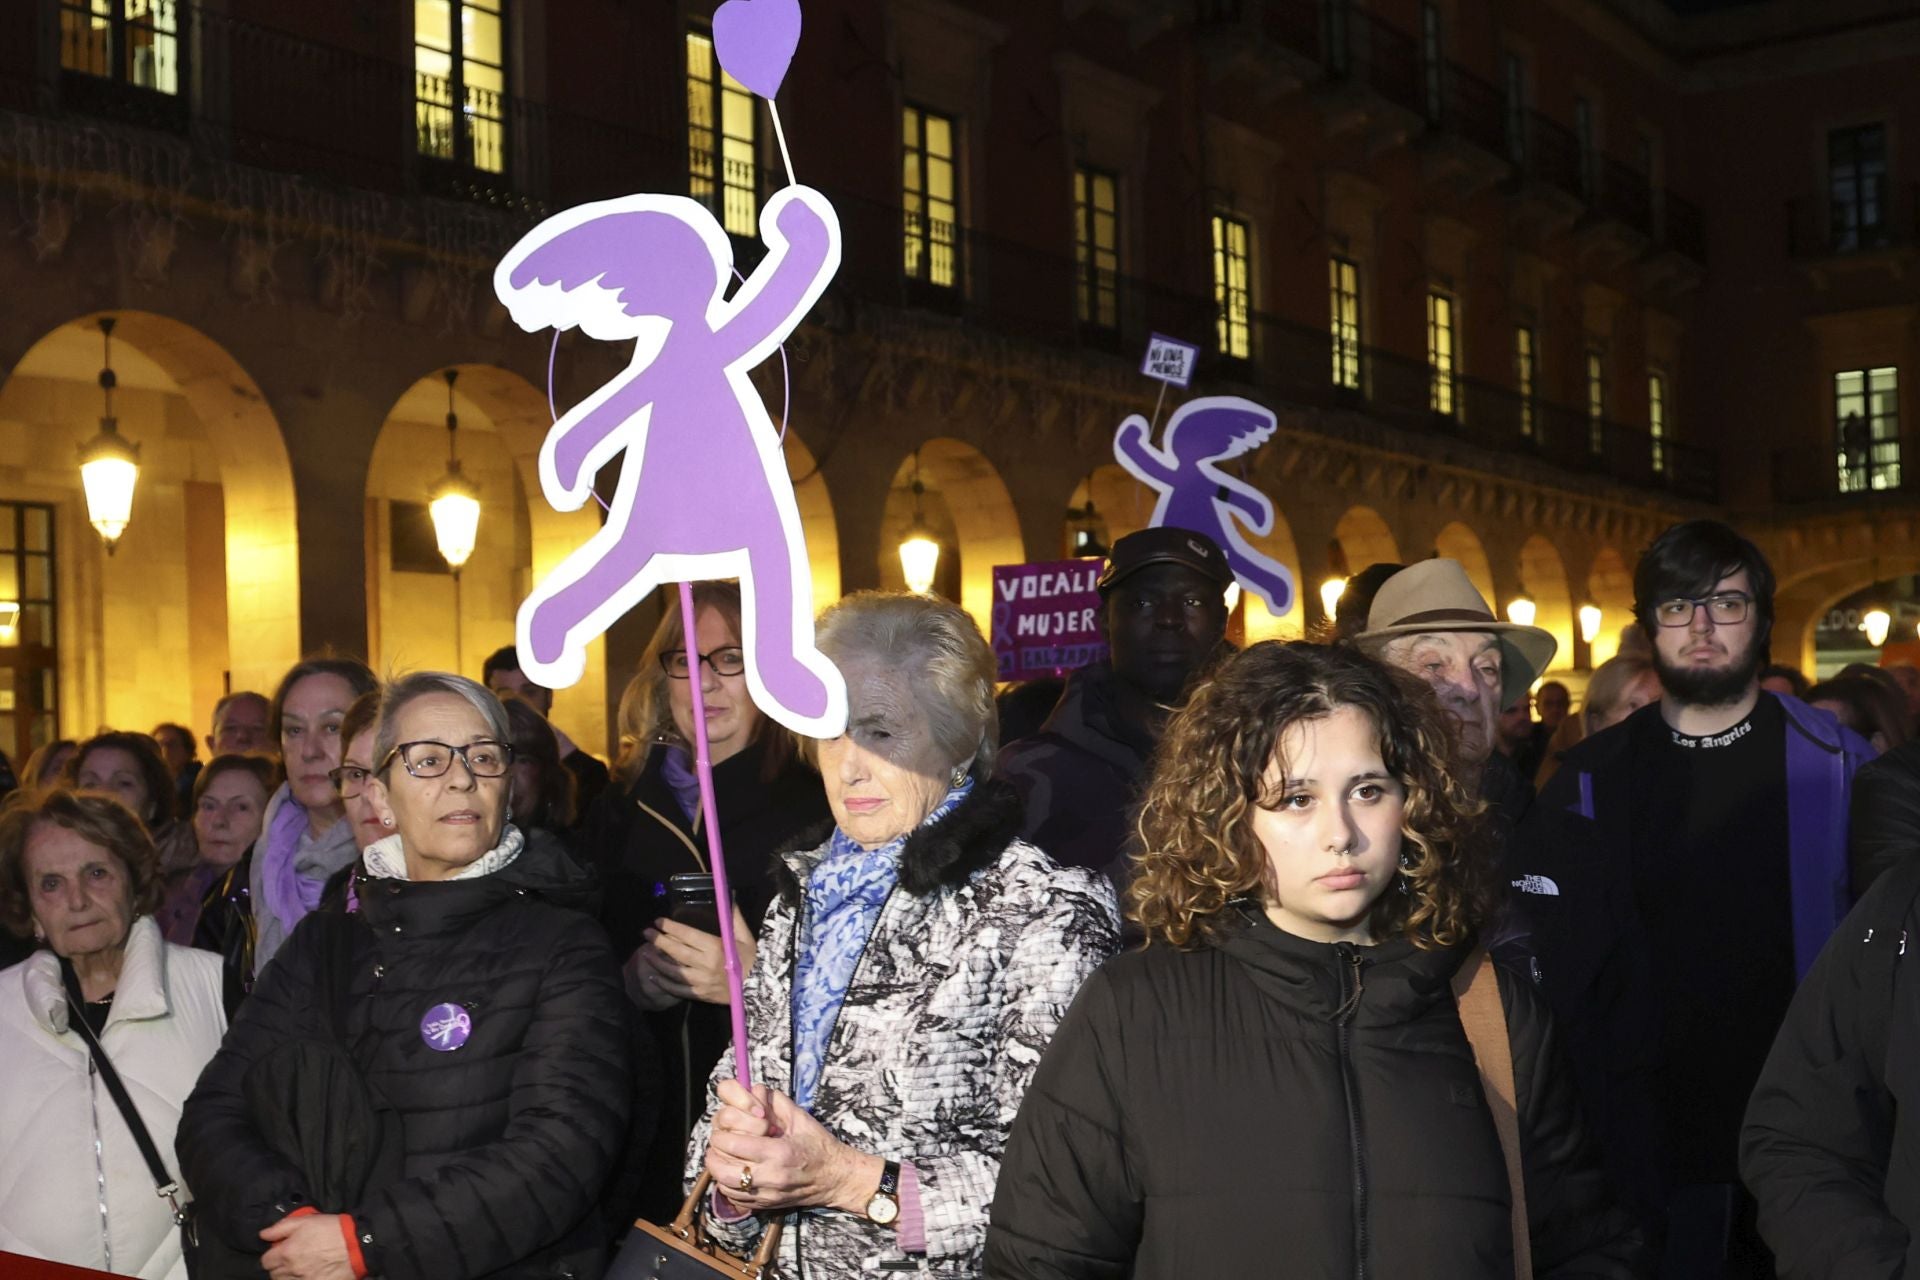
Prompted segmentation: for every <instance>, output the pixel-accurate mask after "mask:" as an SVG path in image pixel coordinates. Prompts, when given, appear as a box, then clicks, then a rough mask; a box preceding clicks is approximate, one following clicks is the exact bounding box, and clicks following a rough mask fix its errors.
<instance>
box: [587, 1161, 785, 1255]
mask: <svg viewBox="0 0 1920 1280" xmlns="http://www.w3.org/2000/svg"><path fill="white" fill-rule="evenodd" d="M712 1181H713V1179H712V1177H711V1175H709V1174H707V1173H706V1172H704V1171H702V1173H701V1174H700V1176H699V1177H698V1178H697V1179H695V1180H694V1184H693V1194H692V1195H689V1196H688V1197H687V1202H686V1203H685V1204H683V1205H681V1206H680V1212H679V1213H678V1214H677V1215H676V1216H675V1217H674V1219H673V1221H672V1222H670V1223H668V1224H667V1225H666V1226H664V1227H660V1226H655V1225H654V1224H653V1223H651V1222H648V1221H646V1220H645V1219H642V1220H641V1221H638V1222H636V1223H634V1224H633V1230H631V1231H629V1232H627V1238H626V1240H625V1241H623V1242H622V1243H621V1245H620V1252H619V1253H616V1254H615V1255H614V1257H613V1266H611V1267H610V1268H608V1269H607V1275H606V1280H717V1278H718V1277H722V1276H724V1277H728V1280H761V1277H763V1276H768V1275H771V1274H772V1272H773V1269H774V1262H773V1260H774V1256H775V1255H776V1254H777V1253H778V1252H779V1251H780V1220H779V1219H778V1218H775V1219H774V1220H773V1221H772V1222H769V1223H768V1224H767V1229H766V1232H765V1233H764V1234H763V1235H762V1236H761V1237H760V1247H759V1248H758V1249H755V1250H754V1251H753V1257H751V1258H742V1257H739V1256H738V1255H736V1254H732V1253H729V1252H727V1251H726V1250H725V1249H722V1248H721V1247H720V1246H719V1245H717V1244H715V1243H714V1242H713V1241H712V1240H710V1239H708V1238H707V1228H706V1224H705V1223H704V1222H703V1221H702V1220H701V1216H700V1206H701V1204H702V1203H703V1202H704V1201H705V1200H706V1198H707V1188H708V1187H709V1186H710V1185H711V1184H712Z"/></svg>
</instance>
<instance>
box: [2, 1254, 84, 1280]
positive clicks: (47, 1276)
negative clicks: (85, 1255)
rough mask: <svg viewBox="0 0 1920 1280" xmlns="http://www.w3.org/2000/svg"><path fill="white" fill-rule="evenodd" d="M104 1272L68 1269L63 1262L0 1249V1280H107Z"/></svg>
mask: <svg viewBox="0 0 1920 1280" xmlns="http://www.w3.org/2000/svg"><path fill="white" fill-rule="evenodd" d="M110 1275H111V1273H110V1272H106V1271H95V1270H94V1269H93V1268H91V1267H70V1266H68V1265H67V1264H66V1263H64V1262H48V1261H47V1260H46V1259H44V1258H29V1257H27V1256H26V1255H25V1254H20V1253H8V1252H6V1251H5V1250H4V1249H0V1280H108V1277H109V1276H110Z"/></svg>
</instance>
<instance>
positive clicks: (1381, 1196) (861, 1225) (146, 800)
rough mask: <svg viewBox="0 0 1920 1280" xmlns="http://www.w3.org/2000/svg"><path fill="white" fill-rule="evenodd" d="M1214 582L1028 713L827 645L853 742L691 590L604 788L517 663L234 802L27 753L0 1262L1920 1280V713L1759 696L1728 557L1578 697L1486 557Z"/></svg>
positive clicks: (1144, 599)
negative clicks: (1267, 616)
mask: <svg viewBox="0 0 1920 1280" xmlns="http://www.w3.org/2000/svg"><path fill="white" fill-rule="evenodd" d="M1232 581H1233V573H1232V570H1231V568H1230V566H1229V563H1228V560H1227V557H1226V556H1225V555H1224V554H1223V552H1222V551H1221V549H1220V547H1218V546H1217V545H1216V544H1214V543H1213V542H1212V541H1211V540H1209V539H1208V538H1207V537H1205V536H1204V535H1201V534H1198V533H1193V532H1190V531H1187V530H1182V529H1171V528H1165V529H1150V530H1146V531H1143V532H1140V533H1136V534H1132V535H1129V536H1127V537H1125V538H1121V539H1119V540H1118V541H1117V542H1116V544H1115V546H1114V548H1113V550H1112V552H1111V553H1110V554H1109V556H1108V558H1107V560H1106V563H1105V564H1104V566H1103V568H1102V572H1101V574H1100V575H1099V578H1098V590H1099V593H1100V600H1101V610H1100V616H1101V619H1102V625H1103V629H1104V632H1105V635H1106V639H1107V641H1108V646H1109V656H1108V657H1107V658H1105V659H1103V660H1101V661H1099V662H1096V663H1094V664H1092V665H1090V666H1088V667H1085V668H1082V669H1080V670H1078V671H1075V672H1073V673H1072V674H1071V675H1070V676H1068V677H1067V678H1066V680H1065V681H1064V683H1061V684H1035V685H1029V686H1023V687H1014V688H998V687H997V685H996V668H995V661H994V657H993V653H992V651H991V649H990V647H989V646H988V644H987V642H986V640H985V638H983V637H982V635H981V634H980V632H979V630H978V629H977V627H976V626H975V624H974V623H973V621H972V620H971V619H970V618H969V616H968V615H967V614H966V613H964V612H963V611H961V610H960V609H959V608H957V607H955V606H954V605H951V604H949V603H946V602H943V601H941V600H939V599H937V598H935V597H932V596H927V595H910V594H906V593H883V592H862V593H857V594H854V595H850V596H848V597H846V598H845V599H843V600H841V601H840V602H839V603H838V604H836V605H834V606H832V607H831V608H829V609H828V610H827V611H826V612H825V613H823V614H822V616H821V617H820V619H819V622H818V643H819V646H820V649H821V651H822V652H823V653H824V654H826V655H827V656H828V657H829V658H831V660H832V661H833V662H834V664H835V665H836V666H837V667H838V668H839V670H840V672H841V673H842V675H843V676H844V678H845V681H846V685H847V690H848V706H849V720H848V726H847V729H846V731H845V732H844V733H843V734H842V735H841V736H839V737H837V738H833V739H831V740H825V741H810V740H801V739H798V738H796V737H795V736H794V735H793V734H791V733H790V732H788V731H787V730H786V729H784V728H783V727H781V726H780V725H779V724H778V723H776V722H774V721H773V720H771V719H769V718H768V717H766V716H765V715H764V714H762V712H761V710H760V709H759V708H758V707H757V706H756V705H755V704H754V702H753V700H752V698H751V697H750V696H749V693H748V689H747V680H746V675H745V671H746V662H745V655H744V653H743V648H742V646H743V634H744V628H743V617H742V613H743V607H742V598H741V594H740V591H739V589H738V588H737V587H736V586H734V585H733V584H730V583H724V582H714V583H704V584H700V585H698V586H697V587H696V588H695V590H694V593H693V602H694V604H693V611H692V616H691V617H690V618H683V617H682V616H681V615H680V612H679V610H678V608H677V607H669V608H668V610H667V612H666V616H665V617H664V619H663V620H662V622H661V624H660V626H659V627H658V629H657V631H656V632H655V634H654V636H653V638H652V640H651V642H650V644H649V645H648V647H647V649H646V652H645V654H644V656H643V657H642V659H641V662H640V665H639V669H638V670H637V671H636V672H634V673H633V674H632V678H631V681H630V683H629V685H628V687H627V690H626V693H625V695H624V696H623V697H622V699H621V702H620V710H619V715H618V721H619V726H618V727H619V744H618V750H617V752H616V753H615V756H614V759H613V760H612V762H611V766H610V767H609V766H608V765H607V764H603V763H602V762H601V761H600V760H598V759H596V758H595V757H594V756H593V755H592V754H591V753H590V752H588V751H585V750H583V749H581V747H580V746H579V745H577V744H576V743H575V742H574V741H573V740H572V739H571V738H569V737H568V736H567V734H566V733H565V732H564V731H563V730H562V729H561V728H560V727H558V726H556V725H555V724H554V723H553V721H552V719H551V714H552V708H553V698H552V693H551V692H550V691H549V690H546V689H543V688H541V687H540V686H538V685H536V684H534V683H532V682H531V681H530V680H529V679H528V678H527V676H526V674H525V673H524V672H523V671H522V669H521V667H520V664H519V660H518V658H517V656H516V654H515V652H514V650H513V649H512V648H507V649H502V650H500V651H499V652H497V653H495V654H493V655H492V656H490V657H489V658H488V659H487V661H486V662H485V663H484V665H483V667H482V669H481V671H480V672H479V675H480V679H478V680H474V679H470V678H468V677H466V676H463V675H459V674H455V673H447V672H422V673H414V674H408V675H400V676H396V677H394V678H392V679H390V680H387V681H385V682H383V681H381V680H380V679H379V678H377V677H376V676H375V674H374V673H373V672H372V671H371V670H369V669H368V668H367V667H366V666H365V665H364V664H363V663H361V662H359V661H357V660H354V659H351V658H348V657H344V656H339V655H320V656H316V657H313V658H310V659H307V660H305V661H302V662H300V663H298V664H297V665H295V666H294V667H293V668H292V669H291V670H289V671H288V672H287V673H286V674H285V676H284V677H283V678H282V679H281V680H280V682H279V684H278V686H277V687H276V688H275V689H274V690H273V691H272V692H271V694H270V695H269V694H265V693H259V692H250V691H242V692H236V693H233V694H230V695H229V696H227V697H225V698H223V699H222V700H221V701H220V703H219V705H218V706H217V707H216V708H215V710H214V714H213V721H212V724H211V726H210V731H209V732H208V733H207V735H206V736H205V739H204V746H205V748H206V749H207V751H208V753H209V755H208V758H207V759H206V760H205V761H204V762H203V761H202V760H200V759H199V758H198V756H199V748H200V746H201V745H203V744H202V743H200V742H197V741H196V737H195V734H194V733H192V732H191V731H189V730H188V729H186V728H184V727H183V726H180V725H177V724H164V725H160V726H158V727H157V728H156V729H155V730H154V731H153V732H152V733H151V734H148V733H141V732H133V731H128V730H124V729H120V730H111V731H104V732H101V733H99V734H96V735H95V736H93V737H92V738H89V739H87V740H85V741H81V742H66V741H62V742H54V743H48V744H46V745H45V746H43V747H42V748H40V749H39V750H38V751H36V752H35V753H34V754H33V756H32V757H31V758H30V759H28V760H27V761H26V762H25V764H24V766H23V767H21V768H20V769H19V770H18V771H17V775H16V776H15V789H14V791H13V793H12V794H11V795H9V796H8V797H7V799H6V801H5V803H4V807H0V929H3V930H4V931H5V932H6V933H7V934H10V935H11V936H10V938H8V939H7V940H6V941H4V942H0V946H4V947H6V948H9V950H7V951H6V952H5V953H4V954H0V962H4V967H0V1062H4V1063H5V1064H6V1067H7V1070H6V1072H5V1085H4V1087H0V1252H11V1253H17V1254H24V1255H28V1256H32V1257H40V1258H47V1259H52V1260H55V1261H60V1262H66V1263H71V1264H76V1265H80V1266H86V1267H92V1268H95V1269H98V1270H103V1271H110V1272H115V1273H119V1274H127V1275H139V1276H146V1277H152V1278H154V1280H162V1278H168V1280H171V1278H173V1277H182V1278H184V1277H187V1276H192V1277H206V1278H209V1280H212V1278H220V1280H224V1278H226V1277H233V1278H235V1280H238V1278H240V1277H260V1276H271V1277H274V1278H275V1280H356V1278H357V1277H364V1276H384V1277H412V1276H422V1277H436V1278H437V1277H482V1276H525V1277H536V1276H538V1277H558V1276H571V1277H576V1278H579V1280H590V1278H591V1277H595V1276H599V1275H601V1274H603V1273H605V1272H606V1271H607V1269H608V1268H609V1266H610V1265H612V1266H622V1267H628V1268H631V1269H632V1274H635V1275H639V1274H649V1275H650V1274H654V1272H653V1271H652V1270H650V1269H646V1268H648V1267H651V1266H652V1265H653V1263H652V1261H650V1259H651V1256H652V1253H653V1249H652V1246H651V1245H650V1244H648V1243H646V1242H649V1241H655V1240H657V1239H658V1237H654V1236H648V1235H640V1234H635V1235H632V1236H631V1237H630V1236H629V1229H630V1225H631V1224H632V1223H633V1222H634V1221H635V1220H636V1219H644V1220H646V1221H648V1222H651V1223H655V1224H662V1225H663V1226H664V1225H665V1224H669V1223H676V1224H677V1228H668V1230H669V1234H672V1233H673V1232H674V1231H675V1230H676V1229H677V1230H678V1232H679V1233H680V1235H681V1236H683V1237H684V1239H685V1240H686V1242H687V1243H688V1245H689V1247H690V1248H694V1249H696V1250H707V1251H709V1252H710V1253H711V1254H712V1256H713V1257H715V1258H716V1259H724V1258H725V1257H732V1258H735V1259H737V1260H739V1261H738V1264H737V1269H736V1270H733V1271H730V1272H728V1274H736V1275H751V1274H755V1271H754V1268H755V1267H760V1268H764V1269H766V1273H767V1274H781V1275H788V1276H796V1277H797V1276H802V1275H813V1276H819V1277H841V1276H845V1277H853V1276H856V1275H863V1274H870V1273H875V1272H881V1273H916V1274H929V1275H939V1276H951V1277H958V1276H990V1277H1009V1278H1018V1280H1067V1278H1069V1277H1074V1278H1080V1277H1084V1278H1087V1280H1093V1278H1096V1277H1098V1278H1106V1277H1115V1278H1118V1277H1125V1276H1134V1277H1139V1278H1141V1280H1146V1278H1149V1277H1190V1276H1202V1275H1204V1276H1216V1275H1229V1274H1233V1275H1248V1274H1252V1275H1288V1276H1291V1275H1301V1276H1349V1275H1351V1276H1368V1275H1377V1276H1422V1277H1438V1278H1442V1280H1444V1278H1448V1277H1455V1276H1458V1277H1462V1278H1463V1280H1464V1278H1466V1277H1504V1276H1513V1275H1519V1276H1541V1277H1546V1276H1562V1277H1572V1276H1581V1277H1662V1278H1666V1277H1672V1278H1676V1280H1680V1278H1684V1280H1747V1278H1749V1277H1763V1276H1773V1275H1776V1274H1777V1275H1780V1276H1784V1277H1795V1278H1798V1277H1833V1278H1836V1280H1838V1278H1842V1277H1844V1278H1847V1280H1852V1278H1854V1277H1896V1276H1899V1275H1901V1274H1903V1273H1904V1271H1905V1269H1906V1266H1907V1263H1908V1261H1909V1260H1910V1259H1909V1254H1910V1252H1912V1253H1915V1254H1916V1257H1917V1258H1920V1251H1916V1250H1915V1246H1914V1245H1912V1243H1911V1242H1910V1241H1911V1233H1912V1231H1913V1230H1914V1229H1915V1228H1916V1227H1920V1183H1917V1182H1916V1181H1915V1179H1914V1176H1913V1171H1914V1170H1915V1168H1916V1167H1920V1122H1910V1119H1909V1115H1908V1112H1909V1110H1910V1109H1909V1108H1905V1107H1902V1106H1901V1103H1902V1101H1903V1100H1904V1095H1903V1092H1902V1091H1903V1089H1910V1088H1911V1081H1913V1080H1914V1079H1916V1078H1920V1077H1916V1076H1915V1075H1914V1073H1913V1072H1912V1070H1911V1069H1910V1068H1911V1067H1912V1065H1913V1064H1914V1062H1915V1061H1916V1060H1920V1002H1916V1001H1915V1000H1914V999H1913V998H1912V993H1911V992H1909V991H1908V990H1907V988H1905V987H1903V986H1901V982H1902V980H1903V977H1904V974H1905V972H1906V968H1905V966H1904V963H1903V961H1904V955H1905V951H1906V942H1907V939H1908V937H1909V935H1910V934H1914V932H1915V931H1916V930H1920V858H1917V857H1915V856H1913V855H1914V854H1915V853H1916V851H1920V738H1916V736H1915V733H1914V729H1915V717H1916V714H1917V713H1920V672H1916V671H1915V670H1913V669H1912V668H1902V667H1888V668H1885V669H1881V668H1868V667H1850V668H1848V669H1847V670H1845V671H1842V672H1839V673H1837V674H1835V675H1833V676H1832V677H1831V678H1828V679H1824V680H1821V681H1819V682H1817V683H1811V682H1809V681H1808V680H1807V678H1806V677H1805V676H1804V675H1803V674H1802V673H1800V672H1798V671H1796V670H1794V669H1792V668H1790V667H1785V666H1777V665H1771V658H1772V656H1773V646H1772V644H1771V641H1772V634H1771V633H1772V625H1773V592H1774V582H1773V577H1772V572H1771V570H1770V568H1769V566H1768V564H1767V562H1766V559H1765V557H1764V556H1762V555H1761V553H1760V552H1759V551H1758V550H1757V549H1756V548H1755V547H1754V546H1753V545H1752V544H1751V543H1750V542H1748V541H1747V540H1746V539H1744V538H1742V537H1741V536H1740V535H1739V534H1738V533H1737V532H1736V531H1735V530H1733V529H1732V528H1730V527H1728V526H1726V525H1724V524H1720V523H1717V522H1713V521H1704V520H1700V521H1691V522H1687V523H1684V524H1681V525H1677V526H1675V527H1674V528H1672V529H1670V530H1668V531H1667V532H1666V533H1664V534H1663V535H1662V536H1661V537H1660V538H1659V539H1658V540H1656V541H1655V542H1654V544H1653V545H1652V546H1651V547H1649V548H1648V549H1647V550H1646V552H1645V553H1644V554H1643V555H1642V557H1641V558H1640V561H1639V563H1638V566H1637V568H1636V571H1635V575H1634V598H1635V604H1634V613H1635V622H1634V625H1633V626H1632V627H1630V628H1628V630H1627V632H1626V633H1625V634H1624V635H1623V636H1622V638H1621V644H1620V647H1619V652H1618V654H1617V655H1616V656H1614V657H1612V658H1610V659H1609V660H1608V661H1606V662H1604V663H1602V664H1600V665H1599V666H1598V667H1597V668H1596V669H1595V670H1594V671H1593V672H1592V673H1591V674H1590V676H1589V678H1588V680H1587V682H1586V684H1585V686H1584V688H1583V689H1581V690H1579V696H1578V697H1576V695H1575V690H1574V689H1572V688H1570V687H1569V684H1568V682H1566V681H1562V680H1558V679H1552V680H1549V679H1545V675H1546V673H1547V672H1548V670H1549V669H1551V668H1552V667H1553V663H1554V659H1555V657H1556V642H1555V640H1554V638H1553V636H1552V635H1551V634H1550V633H1548V632H1547V631H1544V630H1541V629H1539V628H1535V627H1531V626H1522V625H1519V624H1516V623H1513V622H1509V621H1505V620H1502V619H1500V618H1498V617H1497V616H1496V614H1495V613H1494V611H1493V610H1492V608H1491V607H1489V604H1488V602H1487V601H1486V600H1485V598H1484V597H1482V596H1481V595H1480V593H1479V592H1478V591H1477V590H1476V589H1475V587H1474V586H1473V584H1472V582H1471V580H1470V579H1469V577H1468V574H1467V572H1466V570H1465V569H1464V568H1463V567H1462V566H1461V565H1460V564H1458V563H1457V562H1454V561H1451V560H1447V559H1441V558H1437V557H1436V558H1432V559H1427V560H1423V561H1418V562H1415V563H1412V564H1381V565H1374V566H1370V567H1368V568H1366V569H1365V570H1364V571H1363V572H1361V573H1358V574H1355V575H1354V576H1353V577H1352V579H1351V580H1350V581H1349V584H1348V586H1347V589H1346V592H1345V594H1344V595H1343V596H1342V597H1341V599H1340V601H1339V606H1338V609H1337V610H1336V616H1335V618H1334V619H1333V621H1332V623H1331V625H1330V626H1329V627H1328V628H1327V630H1326V634H1324V635H1321V636H1317V637H1315V638H1314V639H1313V640H1311V641H1298V642H1292V643H1281V642H1273V641H1270V642H1264V643H1260V644H1254V645H1251V646H1249V647H1247V648H1245V649H1244V650H1237V649H1236V648H1235V647H1234V646H1233V645H1231V644H1230V643H1228V640H1227V624H1228V616H1229V614H1228V608H1227V603H1226V592H1227V589H1228V587H1229V585H1230V584H1231V583H1232ZM696 681H697V682H698V685H697V688H698V690H699V692H700V695H701V696H700V699H699V702H700V704H701V712H702V713H703V714H704V728H705V735H704V736H705V740H706V743H707V749H708V757H709V760H710V763H711V772H712V786H713V793H714V798H715V800H716V805H715V809H714V812H715V813H716V814H717V823H718V830H717V831H713V830H709V828H708V822H707V814H706V812H705V811H704V810H703V807H702V804H701V795H700V781H699V776H698V771H697V769H696V767H695V762H694V759H693V754H694V748H693V745H692V744H693V743H694V742H695V741H696V739H697V737H698V736H699V735H698V734H697V732H696V725H695V723H694V716H695V714H696V712H695V698H694V696H693V695H694V689H695V688H696V685H695V682H696ZM1536 712H1537V718H1536V714H1535V713H1536ZM8 772H9V773H13V771H12V770H11V769H10V768H9V770H8ZM716 857H721V858H724V863H725V866H724V870H725V873H726V876H725V878H726V880H727V881H728V882H729V883H730V886H731V891H732V900H731V903H722V902H721V901H720V900H719V899H718V898H717V896H716V891H715V883H714V882H715V876H714V871H715V867H714V859H715V858H716ZM721 910H727V911H730V912H731V913H732V920H731V925H732V932H733V934H734V936H735V937H736V938H737V940H738V949H739V958H740V961H741V965H742V968H743V969H744V970H745V1009H744V1016H745V1025H746V1030H747V1044H748V1046H749V1059H748V1063H747V1064H746V1065H748V1066H750V1068H751V1071H750V1075H751V1079H752V1082H753V1083H752V1086H751V1087H750V1088H749V1087H746V1086H743V1085H742V1084H740V1083H738V1082H737V1073H736V1063H735V1060H734V1059H735V1047H734V1045H733V1035H732V1022H731V1017H730V1009H729V1004H728V990H729V984H728V974H727V963H726V956H725V954H724V951H723V948H722V945H721V942H720V938H719V934H720V932H721V928H720V926H721V920H720V915H719V913H720V911H721ZM1915 936H1920V934H1916V935H1915ZM636 1242H638V1243H636ZM643 1254H644V1255H647V1256H646V1257H645V1258H643V1257H642V1255H643ZM716 1274H717V1273H716Z"/></svg>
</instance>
